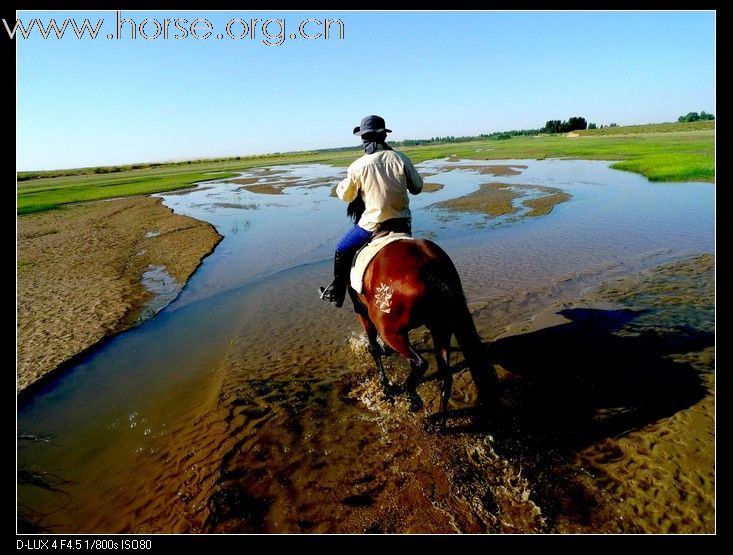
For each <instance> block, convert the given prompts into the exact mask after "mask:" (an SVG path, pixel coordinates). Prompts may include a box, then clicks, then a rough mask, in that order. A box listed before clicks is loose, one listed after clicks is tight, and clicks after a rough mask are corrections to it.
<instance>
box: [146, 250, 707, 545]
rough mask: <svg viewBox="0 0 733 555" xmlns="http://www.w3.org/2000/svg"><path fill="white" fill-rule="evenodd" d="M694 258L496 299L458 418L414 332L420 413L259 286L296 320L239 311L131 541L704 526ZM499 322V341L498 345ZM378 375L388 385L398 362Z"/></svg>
mask: <svg viewBox="0 0 733 555" xmlns="http://www.w3.org/2000/svg"><path fill="white" fill-rule="evenodd" d="M711 258H712V257H710V256H707V257H699V258H693V259H690V260H686V261H683V262H681V263H678V264H674V265H666V266H661V267H658V268H655V269H653V270H650V271H647V272H643V273H641V274H637V275H635V276H631V277H629V278H625V279H624V280H621V281H618V282H612V283H610V284H607V285H606V286H602V287H601V288H595V289H594V290H593V291H591V292H590V293H586V294H585V295H584V296H582V297H577V296H575V295H574V294H567V293H561V294H559V295H558V294H557V292H554V293H552V292H550V291H542V290H533V291H527V292H526V301H525V302H518V301H517V299H515V300H514V302H513V303H512V306H511V308H510V309H509V311H508V312H507V313H504V317H503V318H502V310H501V305H503V303H504V302H505V301H506V299H496V300H495V301H489V302H487V303H485V304H484V305H483V306H480V307H478V308H474V320H475V321H476V323H477V326H478V328H479V330H480V333H481V335H482V337H484V338H487V339H489V338H493V341H492V342H491V343H490V344H489V347H488V349H487V353H486V357H487V360H488V361H491V363H493V364H494V365H495V368H496V369H497V371H498V374H499V376H500V383H499V390H498V396H497V399H496V400H495V402H494V404H493V406H492V409H491V410H489V411H488V412H486V413H482V412H478V411H476V410H475V409H474V405H475V402H476V393H475V389H474V387H473V385H472V382H471V379H470V377H469V374H468V372H467V371H466V370H465V367H463V364H462V356H461V355H460V353H456V354H454V356H453V365H454V366H455V367H456V369H457V372H456V374H455V383H454V390H453V395H452V399H451V412H450V413H449V418H448V419H447V420H445V421H443V422H442V423H441V421H437V424H435V423H432V421H431V419H430V414H432V413H434V412H435V411H436V410H437V408H438V402H439V394H438V391H439V390H438V387H439V386H438V383H437V381H436V379H435V367H434V361H433V360H432V357H431V356H430V355H429V353H430V352H431V350H432V349H431V343H430V340H429V339H428V338H427V335H426V334H425V333H423V332H422V331H419V330H418V331H416V332H414V333H413V334H412V337H413V342H414V344H415V346H416V348H417V349H418V350H419V351H420V352H423V353H425V354H426V356H428V358H429V360H430V364H431V369H430V370H429V371H428V373H427V375H426V378H425V380H424V381H423V383H422V384H421V386H420V387H419V389H418V391H419V393H420V395H421V396H422V398H423V400H424V401H425V403H426V407H425V408H424V409H423V410H422V411H420V412H419V413H417V414H413V413H411V412H410V411H409V408H408V404H407V402H406V401H405V400H404V399H398V400H397V402H396V403H395V404H394V405H391V404H389V403H387V402H386V401H385V400H384V397H383V395H382V392H381V388H380V386H379V384H378V382H377V379H376V375H375V374H376V372H375V370H374V368H373V362H372V361H371V358H370V356H369V354H368V352H367V350H366V345H365V343H364V341H363V339H362V338H360V337H358V336H354V337H353V338H352V341H351V343H350V348H349V349H346V350H343V349H341V350H339V349H338V348H335V347H336V346H337V344H338V343H337V342H336V343H331V342H330V341H331V340H332V338H331V337H330V336H325V337H323V338H322V339H321V340H318V341H316V342H315V344H314V345H311V343H312V341H307V340H306V339H305V338H304V337H303V335H300V331H302V330H303V329H312V326H314V325H318V322H319V319H320V318H321V316H320V315H319V314H318V312H320V310H318V311H315V312H316V313H314V314H308V315H306V314H307V313H305V312H303V311H301V310H300V307H299V304H300V303H301V302H302V301H300V300H299V298H298V295H300V291H299V290H297V289H296V290H294V291H292V293H293V295H294V297H293V298H292V299H290V300H289V301H282V300H280V301H276V300H275V299H277V297H278V295H281V294H282V293H281V291H282V290H281V289H278V288H277V287H273V288H272V289H270V288H267V290H264V291H262V292H261V294H262V295H263V296H264V297H263V299H264V301H265V303H264V304H266V305H268V306H275V303H277V302H289V303H294V304H293V305H291V306H293V309H294V310H295V311H297V313H298V314H299V318H303V320H299V321H298V322H297V324H295V322H294V328H292V329H290V328H289V329H288V333H287V336H284V335H283V334H282V333H278V331H277V330H278V329H280V327H281V326H280V325H279V323H278V322H277V321H276V318H274V317H273V316H272V315H271V314H269V313H268V312H258V313H257V314H255V316H256V319H257V325H256V327H255V326H247V329H246V332H247V334H246V337H245V336H242V337H241V338H240V339H238V340H236V341H234V342H233V344H232V346H231V349H230V352H229V353H228V355H227V357H226V359H225V360H224V361H223V362H222V369H221V370H222V372H221V373H222V375H223V376H224V379H223V381H222V383H221V389H220V391H219V394H218V401H217V403H216V404H217V407H216V408H215V409H213V410H211V411H210V412H208V414H206V415H205V416H203V417H202V418H201V419H200V420H199V421H198V422H196V424H195V426H191V427H183V429H181V430H178V431H177V432H176V439H177V442H183V444H185V443H186V442H190V444H191V445H193V443H194V442H195V443H196V448H195V449H194V448H190V447H189V448H186V449H189V452H188V455H187V456H184V457H181V454H180V453H176V451H177V448H176V447H174V446H173V445H171V446H170V449H171V451H169V450H164V451H163V452H160V453H157V454H156V456H158V457H165V458H166V459H168V458H171V459H173V460H185V461H187V462H186V463H185V467H186V470H184V471H183V475H182V476H179V475H178V474H177V473H179V472H181V471H182V469H171V480H172V481H173V482H174V484H172V485H175V484H181V483H182V484H183V488H182V489H179V490H178V496H179V497H178V502H177V503H176V506H175V507H174V508H173V510H172V511H169V512H166V516H165V517H164V518H163V520H160V519H159V518H152V519H151V520H145V521H144V522H142V523H141V525H140V526H139V527H138V528H137V530H138V531H155V530H159V529H165V530H176V531H188V532H278V533H282V532H308V533H313V532H316V533H319V532H320V533H323V532H331V533H334V532H339V533H349V532H350V533H363V532H368V533H484V532H493V533H516V532H520V533H528V532H529V533H533V532H534V533H635V532H688V533H689V532H693V533H695V532H711V531H713V523H714V464H713V463H714V461H713V447H712V446H713V439H712V438H713V436H712V434H713V412H712V411H713V404H712V386H713V384H712V364H713V358H712V349H713V346H712V342H713V338H712V336H711V334H710V332H709V330H710V329H711V328H712V325H713V323H712V321H711V319H710V316H711V314H712V305H711V299H712V297H711V296H710V294H709V292H710V291H711V290H712V283H713V269H712V265H711V263H710V261H711ZM685 276H687V277H685ZM693 280H694V282H695V283H697V284H698V285H697V286H695V285H693ZM691 285H692V286H691ZM548 295H549V297H548ZM270 297H272V299H270ZM542 298H544V300H541V301H538V299H542ZM268 299H269V300H268ZM296 299H298V300H296ZM548 300H550V301H551V302H550V303H549V306H548V305H547V301H548ZM538 302H539V304H535V303H538ZM497 303H498V304H497ZM536 306H543V308H541V309H539V310H538V309H537V308H535V307H536ZM660 308H661V309H660ZM691 313H694V314H697V315H698V316H699V319H698V320H690V319H689V317H688V316H689V314H691ZM338 316H339V320H341V319H342V318H341V317H342V316H343V317H344V318H348V317H349V316H350V315H342V314H338ZM332 317H333V316H332ZM344 321H346V320H344ZM688 321H690V322H691V325H690V326H687V324H686V322H688ZM507 324H509V326H510V327H511V328H512V329H513V330H514V331H510V332H509V333H506V332H504V333H502V331H501V330H503V329H505V326H506V325H507ZM686 326H687V327H686ZM660 329H661V330H664V329H666V330H667V332H666V333H665V332H660ZM497 334H498V335H497ZM276 338H277V348H276V347H275V346H274V345H272V344H270V343H269V341H275V340H276ZM670 355H672V358H671V359H670ZM385 363H386V365H387V371H388V373H389V374H390V375H391V376H392V378H393V379H394V380H395V381H397V382H400V381H401V380H404V378H405V377H406V374H407V371H408V369H407V367H406V364H404V363H403V361H401V360H400V359H399V358H398V357H388V358H387V359H385ZM265 368H266V371H265ZM314 369H315V370H314ZM334 369H341V371H338V372H334ZM186 438H188V439H186ZM194 439H195V441H194ZM212 455H213V456H212ZM179 502H180V506H179V504H178V503H179ZM146 510H147V509H146ZM176 514H177V516H176Z"/></svg>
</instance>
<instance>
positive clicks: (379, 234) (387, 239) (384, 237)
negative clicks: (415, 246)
mask: <svg viewBox="0 0 733 555" xmlns="http://www.w3.org/2000/svg"><path fill="white" fill-rule="evenodd" d="M404 239H410V240H411V239H412V226H411V223H410V219H409V218H393V219H391V220H386V221H384V222H382V223H381V224H379V226H378V227H377V229H376V230H375V231H374V233H373V234H372V237H371V239H369V241H367V243H366V244H365V245H364V246H363V247H361V248H360V249H359V250H358V251H356V254H354V259H353V260H352V262H351V274H350V276H349V278H350V279H349V281H350V282H351V287H352V288H353V289H354V290H355V291H356V292H357V293H361V290H362V285H363V281H364V272H365V271H366V269H367V267H368V266H369V263H370V262H371V261H372V259H373V258H374V257H375V256H376V255H377V253H378V252H379V251H380V250H382V249H383V248H384V247H386V246H387V245H388V244H390V243H392V242H393V241H400V240H404Z"/></svg>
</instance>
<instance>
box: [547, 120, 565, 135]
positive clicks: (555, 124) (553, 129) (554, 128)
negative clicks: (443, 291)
mask: <svg viewBox="0 0 733 555" xmlns="http://www.w3.org/2000/svg"><path fill="white" fill-rule="evenodd" d="M561 125H562V122H561V121H560V120H559V119H551V120H549V121H548V122H547V123H546V124H545V127H544V129H543V131H544V132H545V133H560V126H561Z"/></svg>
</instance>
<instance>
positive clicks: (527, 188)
mask: <svg viewBox="0 0 733 555" xmlns="http://www.w3.org/2000/svg"><path fill="white" fill-rule="evenodd" d="M525 195H532V196H531V197H528V198H526V199H524V200H522V205H523V206H524V207H526V208H528V209H529V211H528V212H526V213H525V214H523V216H544V215H546V214H549V213H550V212H552V209H553V208H554V207H555V206H556V205H558V204H560V203H561V202H566V201H568V200H570V198H571V195H569V194H568V193H565V192H564V191H561V190H560V189H556V188H554V187H546V186H544V185H513V184H512V185H509V184H507V183H482V184H481V187H480V188H479V190H478V191H474V192H473V193H469V194H467V195H463V196H462V197H458V198H453V199H449V200H444V201H442V202H438V203H435V204H434V205H433V206H435V207H437V208H445V209H448V210H451V211H454V212H474V213H482V214H486V216H488V217H489V218H496V217H498V216H503V215H505V214H513V213H514V212H517V211H519V208H518V207H517V206H516V204H515V202H514V200H515V199H518V198H520V197H522V196H525Z"/></svg>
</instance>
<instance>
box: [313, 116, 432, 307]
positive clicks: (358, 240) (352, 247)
mask: <svg viewBox="0 0 733 555" xmlns="http://www.w3.org/2000/svg"><path fill="white" fill-rule="evenodd" d="M391 132H392V130H391V129H387V128H386V124H385V123H384V119H383V118H381V117H379V116H367V117H365V118H364V119H362V120H361V124H360V125H359V127H355V128H354V135H359V136H360V137H361V139H362V143H363V145H362V146H363V147H364V152H365V154H364V156H362V157H361V158H359V159H358V160H356V161H355V162H354V163H353V164H351V165H350V166H349V169H348V172H347V176H346V178H345V179H344V180H342V181H341V182H340V183H339V184H338V186H337V187H336V194H337V195H338V197H339V198H340V199H341V200H343V201H345V202H351V201H353V200H354V199H356V198H357V197H358V196H360V197H361V199H362V201H363V202H364V212H363V213H362V215H361V218H360V219H359V221H358V222H357V223H356V225H354V227H353V228H351V229H350V230H349V232H348V233H347V234H346V235H345V236H344V237H343V238H342V239H341V241H340V242H339V244H338V245H337V246H336V256H335V258H334V265H333V274H334V279H333V283H331V285H329V286H328V287H326V288H325V289H324V288H323V287H320V288H319V290H320V293H321V298H322V299H324V300H326V301H329V302H332V303H334V304H335V305H336V307H341V306H342V305H343V304H344V297H345V296H346V287H347V285H348V281H349V271H350V269H351V261H352V259H353V257H354V254H355V253H356V251H357V250H359V248H360V247H361V246H363V245H364V244H365V243H367V242H368V241H369V239H371V238H372V236H373V235H374V234H376V233H378V232H380V231H399V232H406V233H411V224H412V218H411V214H410V199H409V198H408V196H407V192H408V191H409V192H410V193H412V194H413V195H417V194H418V193H420V191H422V186H423V180H422V178H421V177H420V174H419V173H417V170H416V169H415V166H413V164H412V162H410V159H409V158H408V157H407V156H406V155H404V154H402V153H401V152H396V151H394V150H392V148H391V147H390V146H389V145H388V144H387V143H386V142H385V140H386V139H387V133H391Z"/></svg>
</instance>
